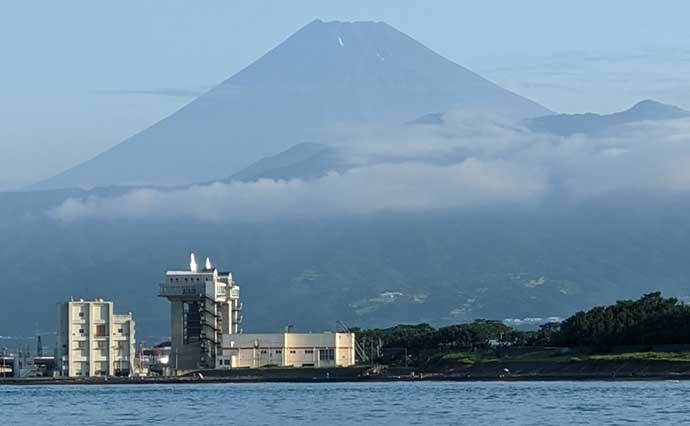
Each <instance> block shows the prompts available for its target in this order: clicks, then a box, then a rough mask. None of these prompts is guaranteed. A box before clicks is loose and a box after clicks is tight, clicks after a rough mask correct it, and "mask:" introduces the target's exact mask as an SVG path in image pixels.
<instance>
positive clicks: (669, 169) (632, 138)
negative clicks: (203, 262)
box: [49, 114, 690, 222]
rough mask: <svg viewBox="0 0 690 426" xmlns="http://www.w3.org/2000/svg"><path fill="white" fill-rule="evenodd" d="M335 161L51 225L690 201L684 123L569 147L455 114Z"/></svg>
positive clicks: (102, 209) (367, 143) (640, 127)
mask: <svg viewBox="0 0 690 426" xmlns="http://www.w3.org/2000/svg"><path fill="white" fill-rule="evenodd" d="M340 150H341V152H342V154H343V155H344V156H348V157H349V158H350V159H351V160H353V161H351V163H353V164H359V166H357V167H355V168H353V169H350V170H348V171H345V172H342V173H335V172H332V173H329V174H328V175H326V176H324V177H322V178H319V179H312V180H301V179H294V180H287V181H284V180H269V179H262V180H259V181H257V182H248V183H247V182H232V183H214V184H209V185H199V186H192V187H189V188H185V189H177V190H155V189H137V190H132V191H130V192H128V193H126V194H124V195H120V196H114V197H96V196H91V197H86V198H72V199H68V200H66V201H64V202H63V203H62V204H60V205H59V206H58V207H56V208H54V209H52V210H51V211H50V212H49V215H50V216H51V217H53V218H54V219H56V220H59V221H64V222H72V221H75V220H80V219H88V218H101V219H119V218H151V219H155V218H177V217H190V218H195V219H199V220H270V219H276V218H284V217H309V216H320V215H338V214H367V213H374V212H382V211H401V212H420V211H430V210H453V209H463V208H471V207H479V206H486V205H506V204H526V203H536V202H540V201H541V200H543V199H544V197H545V196H547V195H548V194H549V193H559V194H561V195H565V196H566V197H569V198H572V199H580V198H588V197H593V196H601V195H605V194H607V193H611V192H615V191H642V192H644V191H652V192H661V191H670V192H677V191H688V190H690V121H689V120H674V121H666V122H657V123H638V124H635V125H627V126H623V127H621V128H620V129H617V131H616V132H615V134H608V135H604V136H599V137H585V136H582V135H575V136H572V137H567V138H563V137H556V136H548V135H544V134H537V133H532V132H530V131H528V130H526V129H524V128H522V127H520V126H513V125H506V124H504V123H501V122H500V121H497V120H492V119H487V118H485V117H482V118H478V117H468V116H466V115H460V116H453V115H452V114H451V115H448V116H446V121H445V124H443V125H441V126H411V127H408V128H401V129H395V130H392V131H389V132H374V133H366V132H362V134H358V135H353V136H352V137H351V142H350V143H348V144H346V145H342V146H340ZM458 153H461V154H462V155H459V154H458ZM391 158H393V159H395V161H390V159H391ZM444 159H445V160H446V161H444Z"/></svg>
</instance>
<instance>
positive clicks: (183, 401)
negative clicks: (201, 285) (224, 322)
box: [0, 381, 690, 426]
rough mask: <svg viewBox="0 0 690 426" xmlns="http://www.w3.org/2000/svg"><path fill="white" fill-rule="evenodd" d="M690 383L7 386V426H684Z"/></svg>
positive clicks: (1, 397) (2, 398)
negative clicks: (632, 425)
mask: <svg viewBox="0 0 690 426" xmlns="http://www.w3.org/2000/svg"><path fill="white" fill-rule="evenodd" d="M688 422H690V382H671V381H664V382H520V383H517V382H490V383H487V382H412V383H410V382H397V383H318V384H317V383H314V384H288V383H251V384H177V385H59V386H0V425H3V426H4V425H8V426H9V425H51V426H58V425H90V426H93V425H255V426H258V425H307V424H309V425H318V426H321V425H349V424H357V425H461V424H462V425H491V426H500V425H576V424H591V425H608V424H611V425H614V424H615V425H620V424H643V425H677V424H684V423H688Z"/></svg>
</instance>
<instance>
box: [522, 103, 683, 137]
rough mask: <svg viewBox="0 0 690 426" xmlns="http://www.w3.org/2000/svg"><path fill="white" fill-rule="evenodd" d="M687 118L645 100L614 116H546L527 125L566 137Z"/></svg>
mask: <svg viewBox="0 0 690 426" xmlns="http://www.w3.org/2000/svg"><path fill="white" fill-rule="evenodd" d="M689 116H690V112H688V111H685V110H683V109H680V108H678V107H676V106H673V105H666V104H662V103H660V102H656V101H652V100H644V101H641V102H638V103H637V104H635V105H634V106H633V107H632V108H630V109H627V110H625V111H621V112H617V113H613V114H603V115H602V114H593V113H587V114H557V115H547V116H544V117H537V118H533V119H529V120H527V126H528V127H529V128H530V129H531V130H533V131H537V132H544V133H552V134H556V135H562V136H567V135H572V134H576V133H583V134H596V133H601V132H605V131H608V130H611V129H612V128H615V127H616V126H620V125H623V124H627V123H634V122H640V121H660V120H672V119H676V118H683V117H689Z"/></svg>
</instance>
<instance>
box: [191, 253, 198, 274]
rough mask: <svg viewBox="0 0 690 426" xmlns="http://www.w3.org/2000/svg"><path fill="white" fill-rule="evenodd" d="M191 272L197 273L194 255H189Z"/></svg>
mask: <svg viewBox="0 0 690 426" xmlns="http://www.w3.org/2000/svg"><path fill="white" fill-rule="evenodd" d="M189 270H190V271H192V272H197V267H196V259H195V258H194V253H192V254H191V255H189Z"/></svg>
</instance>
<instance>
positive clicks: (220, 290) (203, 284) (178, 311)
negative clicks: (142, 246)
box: [159, 253, 241, 374]
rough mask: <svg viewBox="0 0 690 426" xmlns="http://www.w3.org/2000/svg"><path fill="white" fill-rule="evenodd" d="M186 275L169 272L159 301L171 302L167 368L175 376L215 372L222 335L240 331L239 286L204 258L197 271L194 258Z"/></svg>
mask: <svg viewBox="0 0 690 426" xmlns="http://www.w3.org/2000/svg"><path fill="white" fill-rule="evenodd" d="M189 266H190V267H189V270H188V271H168V272H166V274H165V282H163V283H162V284H161V285H160V293H159V296H160V297H165V298H167V299H168V300H169V301H170V339H171V345H172V351H171V353H170V365H171V367H172V368H174V369H175V371H176V373H178V374H179V373H182V372H184V371H189V370H196V369H203V368H217V363H218V361H217V355H218V354H221V353H222V342H223V335H225V334H235V333H238V331H239V324H240V321H241V317H240V309H241V305H240V302H239V298H240V286H239V285H238V284H237V283H236V282H235V281H233V279H232V274H231V273H230V272H219V271H218V270H217V269H216V268H213V267H212V266H211V261H210V260H209V259H208V258H207V259H206V262H205V265H204V269H203V270H201V271H199V270H198V266H197V263H196V258H195V256H194V254H193V253H192V255H191V256H190V265H189Z"/></svg>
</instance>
